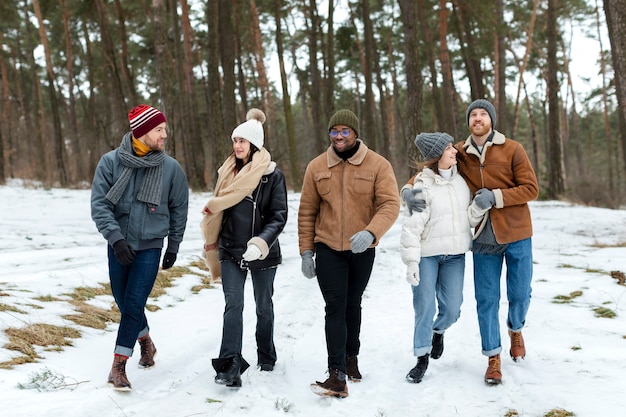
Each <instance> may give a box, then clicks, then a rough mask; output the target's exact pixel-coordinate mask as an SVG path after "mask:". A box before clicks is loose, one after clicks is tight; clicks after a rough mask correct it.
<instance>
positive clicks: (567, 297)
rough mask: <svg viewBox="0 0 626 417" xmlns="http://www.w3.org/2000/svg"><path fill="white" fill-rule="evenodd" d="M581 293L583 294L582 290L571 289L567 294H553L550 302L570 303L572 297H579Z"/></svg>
mask: <svg viewBox="0 0 626 417" xmlns="http://www.w3.org/2000/svg"><path fill="white" fill-rule="evenodd" d="M581 295H583V292H582V291H580V290H578V291H572V292H571V293H569V295H555V296H554V298H553V299H552V302H553V303H555V304H567V303H571V302H572V300H573V299H574V298H576V297H580V296H581Z"/></svg>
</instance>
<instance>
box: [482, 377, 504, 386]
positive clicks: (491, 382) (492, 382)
mask: <svg viewBox="0 0 626 417" xmlns="http://www.w3.org/2000/svg"><path fill="white" fill-rule="evenodd" d="M501 383H502V380H501V379H497V378H485V384H487V385H500V384H501Z"/></svg>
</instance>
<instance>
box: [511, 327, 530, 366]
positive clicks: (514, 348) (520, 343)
mask: <svg viewBox="0 0 626 417" xmlns="http://www.w3.org/2000/svg"><path fill="white" fill-rule="evenodd" d="M509 337H510V338H511V350H509V353H510V354H511V358H513V361H515V362H517V361H518V360H520V359H524V356H526V347H525V346H524V337H523V336H522V332H521V331H519V332H512V331H511V330H509Z"/></svg>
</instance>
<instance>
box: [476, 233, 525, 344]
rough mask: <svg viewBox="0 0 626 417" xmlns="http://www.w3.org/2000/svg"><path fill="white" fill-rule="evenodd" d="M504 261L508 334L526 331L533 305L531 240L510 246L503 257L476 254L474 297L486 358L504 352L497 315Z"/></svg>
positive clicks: (520, 241) (501, 255)
mask: <svg viewBox="0 0 626 417" xmlns="http://www.w3.org/2000/svg"><path fill="white" fill-rule="evenodd" d="M503 261H506V296H507V299H508V301H509V312H508V317H507V321H506V322H507V323H506V324H507V327H508V328H509V330H512V331H519V330H521V329H522V328H523V327H524V323H525V322H526V313H527V312H528V307H529V305H530V293H531V285H530V284H531V281H532V275H533V254H532V241H531V238H527V239H523V240H519V241H517V242H513V243H509V245H508V248H507V249H506V251H505V252H504V253H502V254H500V255H481V254H477V253H475V254H474V295H475V297H476V310H477V312H478V325H479V327H480V339H481V343H482V353H483V355H485V356H493V355H496V354H499V353H500V352H501V351H502V343H501V340H500V323H499V320H498V311H499V308H500V279H501V276H502V265H503Z"/></svg>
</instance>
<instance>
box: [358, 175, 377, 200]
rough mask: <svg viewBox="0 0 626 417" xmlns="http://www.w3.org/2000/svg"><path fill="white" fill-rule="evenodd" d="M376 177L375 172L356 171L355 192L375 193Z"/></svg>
mask: <svg viewBox="0 0 626 417" xmlns="http://www.w3.org/2000/svg"><path fill="white" fill-rule="evenodd" d="M374 178H375V176H374V173H373V172H355V173H354V192H355V193H357V194H365V195H373V194H374Z"/></svg>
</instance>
